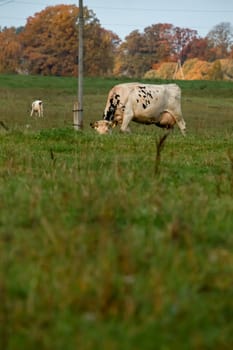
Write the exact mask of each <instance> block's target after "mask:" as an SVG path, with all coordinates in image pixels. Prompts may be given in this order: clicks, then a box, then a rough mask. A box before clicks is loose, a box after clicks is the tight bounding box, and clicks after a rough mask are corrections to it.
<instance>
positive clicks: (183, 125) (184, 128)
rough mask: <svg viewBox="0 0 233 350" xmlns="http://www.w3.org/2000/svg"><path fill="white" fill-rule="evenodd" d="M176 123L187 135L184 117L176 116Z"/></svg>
mask: <svg viewBox="0 0 233 350" xmlns="http://www.w3.org/2000/svg"><path fill="white" fill-rule="evenodd" d="M176 123H177V125H178V127H179V129H180V131H181V133H182V135H183V136H185V130H186V124H185V121H184V119H183V118H182V117H179V118H176Z"/></svg>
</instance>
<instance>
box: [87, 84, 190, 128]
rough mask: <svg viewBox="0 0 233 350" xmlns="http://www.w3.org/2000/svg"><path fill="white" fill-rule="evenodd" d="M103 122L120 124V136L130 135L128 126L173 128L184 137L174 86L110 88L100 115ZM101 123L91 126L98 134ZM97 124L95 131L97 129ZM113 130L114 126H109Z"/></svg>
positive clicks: (125, 85)
mask: <svg viewBox="0 0 233 350" xmlns="http://www.w3.org/2000/svg"><path fill="white" fill-rule="evenodd" d="M103 120H105V121H106V122H109V123H112V122H113V121H115V122H118V123H119V124H120V129H121V131H123V132H127V131H130V129H129V123H130V122H131V121H135V122H137V123H142V124H154V125H156V126H158V127H161V128H165V129H172V128H173V127H174V125H175V124H177V126H178V127H179V129H180V131H181V133H182V134H183V135H185V129H186V125H185V121H184V119H183V117H182V111H181V90H180V88H179V86H178V85H176V84H161V85H152V84H143V83H125V84H119V85H116V86H114V87H113V88H112V89H111V90H110V92H109V94H108V99H107V103H106V107H105V110H104V114H103ZM101 122H102V121H101V120H100V121H97V122H95V123H91V126H92V127H94V128H95V130H96V131H97V132H99V133H102V134H103V133H109V129H110V128H111V127H110V128H106V125H105V130H106V132H103V130H102V126H103V123H101ZM98 123H99V127H98ZM112 125H113V126H114V124H112Z"/></svg>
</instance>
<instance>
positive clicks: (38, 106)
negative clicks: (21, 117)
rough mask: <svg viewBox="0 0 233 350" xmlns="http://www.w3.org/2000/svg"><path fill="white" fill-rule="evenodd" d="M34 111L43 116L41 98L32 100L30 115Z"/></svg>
mask: <svg viewBox="0 0 233 350" xmlns="http://www.w3.org/2000/svg"><path fill="white" fill-rule="evenodd" d="M34 113H37V115H38V116H39V117H43V102H42V101H41V100H36V101H33V102H32V110H31V117H32V116H33V114H34Z"/></svg>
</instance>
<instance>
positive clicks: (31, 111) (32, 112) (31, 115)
mask: <svg viewBox="0 0 233 350" xmlns="http://www.w3.org/2000/svg"><path fill="white" fill-rule="evenodd" d="M33 112H34V111H33V109H32V110H31V114H30V116H31V117H32V116H33Z"/></svg>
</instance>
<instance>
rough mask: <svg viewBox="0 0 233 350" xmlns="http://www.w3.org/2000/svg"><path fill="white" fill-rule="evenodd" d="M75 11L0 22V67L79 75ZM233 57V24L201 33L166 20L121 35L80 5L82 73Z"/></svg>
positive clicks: (141, 70) (139, 71) (136, 73)
mask: <svg viewBox="0 0 233 350" xmlns="http://www.w3.org/2000/svg"><path fill="white" fill-rule="evenodd" d="M78 14H79V8H78V7H77V6H75V5H57V6H49V7H46V8H45V9H44V10H42V11H41V12H39V13H36V14H35V15H34V16H31V17H29V18H28V19H27V22H26V25H25V26H24V27H19V28H15V27H10V28H7V27H5V28H2V29H1V28H0V43H1V51H0V73H20V74H41V75H57V76H77V72H78ZM191 58H198V59H201V60H205V61H208V62H213V61H215V60H217V59H221V58H233V27H232V25H231V24H230V23H228V22H223V23H220V24H218V25H216V26H215V27H214V28H213V29H212V30H211V31H210V32H209V33H208V34H207V36H206V37H204V38H202V37H200V36H199V35H198V32H197V31H196V30H192V29H189V28H180V27H176V26H174V25H172V24H169V23H157V24H153V25H151V26H148V27H146V28H145V29H144V31H143V32H142V33H140V32H139V31H138V30H134V31H132V32H131V33H130V34H129V35H128V36H127V37H126V38H125V40H124V41H121V40H120V38H119V37H118V35H117V34H115V33H113V32H111V31H109V30H106V29H105V28H103V27H102V26H101V24H100V22H99V20H98V18H97V17H96V15H95V13H94V12H93V11H92V10H90V9H88V8H87V7H85V8H84V74H85V75H86V76H110V75H115V76H122V75H125V76H129V77H141V76H143V75H144V74H145V73H146V72H147V71H148V70H150V69H151V68H152V67H153V66H155V65H156V64H158V63H161V62H177V61H178V60H179V61H180V62H181V64H183V63H184V62H185V61H186V60H188V59H191Z"/></svg>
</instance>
